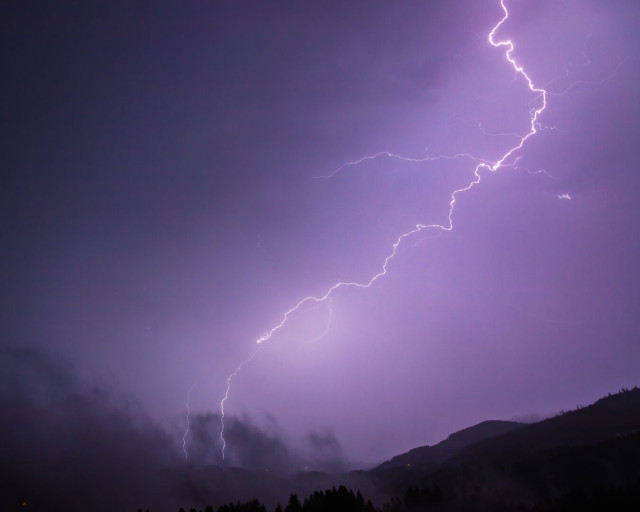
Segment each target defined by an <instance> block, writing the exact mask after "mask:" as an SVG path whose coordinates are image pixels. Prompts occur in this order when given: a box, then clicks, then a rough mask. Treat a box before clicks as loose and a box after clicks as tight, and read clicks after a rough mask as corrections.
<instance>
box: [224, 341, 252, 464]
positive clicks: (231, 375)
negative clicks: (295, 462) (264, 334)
mask: <svg viewBox="0 0 640 512" xmlns="http://www.w3.org/2000/svg"><path fill="white" fill-rule="evenodd" d="M259 350H260V347H258V348H256V349H255V350H254V351H253V354H251V355H250V356H249V357H247V358H246V359H245V360H244V361H242V362H241V363H240V364H239V365H238V367H237V368H236V369H235V370H233V372H232V373H231V374H230V375H229V376H228V377H227V388H226V390H225V392H224V396H223V397H222V400H220V441H221V442H222V460H224V450H225V448H226V447H227V442H226V441H225V440H224V403H225V402H226V401H227V400H228V399H229V390H230V389H231V380H232V379H233V378H234V377H235V376H236V375H238V373H239V372H240V370H242V367H243V366H244V365H245V364H247V363H248V362H250V361H251V360H253V358H254V357H256V355H257V354H258V352H259Z"/></svg>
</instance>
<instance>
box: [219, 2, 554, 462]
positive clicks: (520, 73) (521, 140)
mask: <svg viewBox="0 0 640 512" xmlns="http://www.w3.org/2000/svg"><path fill="white" fill-rule="evenodd" d="M504 2H505V0H500V6H501V8H502V11H503V13H504V15H503V17H502V19H501V20H500V21H499V22H498V23H497V24H496V25H495V26H494V27H493V29H492V30H491V32H489V36H488V40H489V44H491V46H493V47H494V48H502V47H504V48H505V54H504V55H505V58H506V60H507V62H508V63H509V64H510V65H511V66H512V67H513V70H514V76H516V77H520V78H523V79H524V80H525V82H526V84H527V86H528V88H529V90H530V91H531V92H533V93H535V94H536V97H537V98H540V99H541V104H540V105H539V106H538V107H537V108H533V107H531V108H530V109H529V115H530V125H529V131H528V132H527V133H526V134H525V135H522V136H518V142H517V144H514V145H513V146H512V147H511V148H510V149H509V150H507V151H506V152H505V153H504V154H503V155H502V156H501V157H500V159H499V160H497V161H496V162H493V163H492V162H488V161H484V160H481V159H476V160H479V161H480V163H478V164H477V165H476V167H475V169H474V172H473V179H472V180H471V181H470V182H469V183H468V184H467V185H466V186H465V187H462V188H458V189H456V190H454V191H453V192H452V193H451V196H450V200H449V213H448V216H447V219H448V222H447V223H446V224H416V226H415V227H414V228H413V229H411V230H409V231H407V232H405V233H402V234H401V235H400V236H398V238H397V239H396V240H395V242H393V244H392V246H391V252H390V253H389V255H388V256H387V257H386V258H385V259H384V261H383V264H382V267H381V269H380V271H379V272H378V273H377V274H374V275H373V276H372V277H371V278H370V279H369V280H368V281H365V282H356V281H339V282H337V283H335V284H334V285H332V286H331V287H329V288H328V289H327V291H326V292H325V293H324V294H323V295H318V296H315V295H309V296H307V297H304V298H303V299H301V300H299V301H298V302H297V303H296V304H295V305H294V306H293V307H292V308H290V309H289V310H287V311H286V312H285V313H284V315H283V318H282V320H281V321H280V323H278V324H276V325H275V326H274V327H272V328H271V329H269V330H268V331H267V332H266V333H265V334H263V335H262V336H260V337H259V338H258V339H257V340H256V343H257V344H258V345H261V344H262V343H264V342H265V341H268V340H270V339H271V338H272V337H273V336H274V335H275V334H276V333H277V332H278V331H280V330H281V329H282V328H283V327H284V326H285V324H286V323H287V321H288V320H289V318H290V317H291V316H292V315H293V314H294V313H295V312H296V311H298V309H300V307H302V306H303V305H304V304H306V303H309V302H315V303H321V302H324V301H326V300H327V299H329V298H330V297H331V295H332V294H333V293H334V292H335V291H336V290H338V289H340V288H349V287H353V288H370V287H371V286H372V285H373V284H374V283H375V282H376V281H377V280H378V279H380V278H381V277H383V276H385V275H386V274H387V272H388V266H389V263H390V262H391V260H392V259H393V258H394V257H395V255H396V254H397V252H398V247H399V246H400V244H401V243H402V242H403V241H404V240H405V239H407V238H410V237H412V236H413V235H415V234H416V233H419V232H421V231H422V230H428V229H435V230H439V231H451V230H452V229H453V213H454V210H455V204H456V201H457V199H458V196H459V195H460V194H463V193H464V192H468V191H469V190H471V189H472V188H473V187H474V186H476V185H478V184H479V183H480V181H481V171H488V172H495V171H497V170H498V169H500V168H501V167H509V166H511V165H513V162H508V160H509V159H510V158H511V157H512V156H513V155H514V153H516V152H518V151H519V150H520V149H521V148H522V146H523V145H524V144H525V142H526V141H527V140H528V139H529V138H530V137H532V136H533V135H535V134H536V133H538V118H539V116H540V114H542V112H543V111H544V110H545V108H546V106H547V91H546V90H544V89H541V88H537V87H536V86H534V85H533V81H532V80H531V78H530V77H529V75H528V74H527V73H526V71H525V70H524V69H523V67H522V66H520V65H519V64H518V63H517V62H516V60H515V58H514V57H513V55H512V54H513V51H514V49H515V46H514V44H513V42H512V41H511V40H510V39H508V40H500V41H496V39H495V35H496V32H497V31H498V29H499V28H500V27H501V26H502V25H503V24H504V23H505V21H507V19H508V18H509V11H508V10H507V7H506V6H505V3H504ZM380 156H387V157H390V158H398V159H401V160H403V161H410V162H423V161H429V160H435V159H439V158H451V159H453V158H458V156H457V155H456V156H452V157H430V158H425V159H412V158H407V157H400V156H398V155H394V154H393V153H389V152H386V151H383V152H380V153H377V154H375V155H372V156H365V157H363V158H361V159H359V160H357V161H355V162H348V163H346V164H344V165H342V166H341V167H339V168H338V169H336V170H335V171H333V172H332V173H331V174H329V175H328V176H323V178H330V177H332V176H335V175H336V174H337V173H338V172H339V171H340V170H341V169H344V168H345V167H346V166H353V165H357V164H359V163H362V162H364V161H365V160H372V159H375V158H378V157H380ZM460 156H466V157H469V156H470V155H460ZM471 158H473V157H471ZM256 354H257V350H256V351H255V352H254V353H253V354H252V355H251V357H250V358H249V359H247V360H245V361H244V362H242V363H241V364H240V366H238V368H236V370H235V371H234V372H233V373H232V374H231V375H229V377H228V378H227V388H226V392H225V395H224V398H223V399H222V401H221V402H220V412H221V423H222V428H221V431H220V439H221V440H222V457H223V459H224V448H225V446H226V443H225V440H224V435H223V434H224V422H223V420H224V403H225V401H226V400H227V399H228V397H229V389H230V387H231V379H232V378H233V377H235V376H236V375H237V373H238V372H239V371H240V369H241V368H242V367H243V366H244V365H245V364H246V363H248V362H249V361H251V360H252V359H253V358H254V357H255V355H256Z"/></svg>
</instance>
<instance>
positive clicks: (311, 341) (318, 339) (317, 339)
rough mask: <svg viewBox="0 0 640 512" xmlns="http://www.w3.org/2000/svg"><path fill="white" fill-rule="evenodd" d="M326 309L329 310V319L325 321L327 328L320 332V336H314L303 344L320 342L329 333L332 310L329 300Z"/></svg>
mask: <svg viewBox="0 0 640 512" xmlns="http://www.w3.org/2000/svg"><path fill="white" fill-rule="evenodd" d="M327 307H328V308H329V318H328V319H327V326H326V327H325V328H324V331H323V332H322V334H320V335H318V336H316V337H315V338H313V339H312V340H309V341H305V343H315V342H317V341H320V340H321V339H322V338H324V337H325V336H326V335H327V334H328V333H329V330H330V329H331V320H332V319H333V308H332V307H331V300H329V301H327Z"/></svg>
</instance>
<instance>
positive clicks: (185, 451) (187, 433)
mask: <svg viewBox="0 0 640 512" xmlns="http://www.w3.org/2000/svg"><path fill="white" fill-rule="evenodd" d="M195 386H196V385H195V384H193V385H192V386H191V387H190V388H189V391H187V401H186V402H185V404H184V406H185V408H186V409H187V429H186V430H185V431H184V435H183V436H182V451H183V452H184V460H189V454H188V453H187V436H188V435H189V426H190V425H189V416H191V409H190V408H189V401H190V400H191V391H192V390H193V388H194V387H195Z"/></svg>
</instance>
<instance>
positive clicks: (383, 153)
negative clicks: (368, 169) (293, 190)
mask: <svg viewBox="0 0 640 512" xmlns="http://www.w3.org/2000/svg"><path fill="white" fill-rule="evenodd" d="M382 156H385V157H387V158H393V159H395V160H401V161H403V162H412V163H422V162H435V161H437V160H457V159H458V158H468V159H470V160H472V161H474V162H484V163H488V162H489V161H488V160H486V159H484V158H478V157H476V156H473V155H470V154H469V153H456V154H455V155H439V156H425V157H424V158H411V157H408V156H401V155H396V154H395V153H390V152H389V151H380V152H378V153H376V154H375V155H368V156H363V157H362V158H359V159H358V160H354V161H353V162H346V163H344V164H342V165H341V166H340V167H338V168H337V169H336V170H335V171H333V172H332V173H330V174H326V175H323V176H315V178H316V179H330V178H333V177H334V176H335V175H336V174H338V173H339V172H340V171H342V170H343V169H345V168H346V167H355V166H357V165H360V164H361V163H363V162H366V161H368V160H377V159H378V158H380V157H382Z"/></svg>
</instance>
